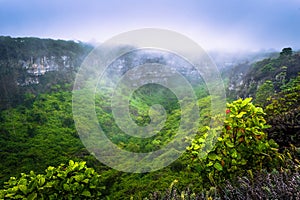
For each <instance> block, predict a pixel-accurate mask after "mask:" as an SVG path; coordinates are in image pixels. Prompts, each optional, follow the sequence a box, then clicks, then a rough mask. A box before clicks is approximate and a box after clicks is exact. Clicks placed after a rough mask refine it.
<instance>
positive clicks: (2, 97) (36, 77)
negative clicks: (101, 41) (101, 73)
mask: <svg viewBox="0 0 300 200" xmlns="http://www.w3.org/2000/svg"><path fill="white" fill-rule="evenodd" d="M91 49H92V47H91V46H89V45H87V44H84V43H80V42H74V41H63V40H51V39H38V38H11V37H0V103H1V105H0V109H1V108H5V107H7V106H12V105H14V104H16V103H18V102H20V101H22V99H23V98H24V94H26V93H32V94H38V93H39V92H41V91H47V90H49V89H50V88H51V86H53V85H55V84H65V83H72V82H73V80H74V76H75V73H76V70H77V69H78V68H79V66H80V64H81V62H82V61H83V59H84V58H85V56H86V55H87V54H88V53H89V52H90V51H91Z"/></svg>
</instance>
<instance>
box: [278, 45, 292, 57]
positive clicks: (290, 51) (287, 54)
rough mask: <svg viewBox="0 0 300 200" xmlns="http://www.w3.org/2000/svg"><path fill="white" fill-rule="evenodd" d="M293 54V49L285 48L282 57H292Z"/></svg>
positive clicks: (281, 53)
mask: <svg viewBox="0 0 300 200" xmlns="http://www.w3.org/2000/svg"><path fill="white" fill-rule="evenodd" d="M292 54H293V50H292V48H291V47H287V48H283V49H282V51H281V52H280V56H291V55H292Z"/></svg>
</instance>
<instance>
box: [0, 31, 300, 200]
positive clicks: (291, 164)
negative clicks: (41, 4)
mask: <svg viewBox="0 0 300 200" xmlns="http://www.w3.org/2000/svg"><path fill="white" fill-rule="evenodd" d="M90 51H91V46H89V45H86V44H84V43H80V42H79V43H77V42H73V41H60V40H58V41H56V40H50V39H46V40H43V39H37V38H10V37H0V52H1V53H0V90H1V92H0V100H1V107H0V108H1V112H0V163H1V164H0V199H10V198H11V199H214V198H216V199H259V198H262V199H296V198H298V197H299V196H300V192H299V191H300V175H299V170H300V162H299V159H300V158H299V157H300V150H299V148H300V138H299V134H300V133H299V130H300V128H299V126H300V115H299V113H300V112H299V111H300V110H299V109H300V107H299V102H300V88H299V86H300V74H299V72H300V54H299V53H296V52H293V51H292V50H291V49H289V48H285V49H283V51H282V52H281V53H280V54H279V56H278V57H276V58H270V59H265V60H262V61H259V62H255V63H254V64H249V66H248V69H247V70H245V71H244V74H243V78H241V79H242V80H243V82H242V83H238V84H237V83H233V81H234V80H233V79H234V78H233V77H231V76H228V77H226V78H227V79H228V80H230V81H229V84H231V85H234V87H233V88H234V90H233V89H232V90H229V91H228V92H229V96H230V98H228V100H227V102H228V103H227V105H226V109H224V113H223V115H222V116H225V117H223V118H222V116H212V114H211V107H210V104H211V100H212V99H213V98H216V97H214V96H210V95H209V92H208V90H207V88H206V86H205V84H204V83H203V82H202V81H198V82H197V84H196V83H195V84H194V86H193V87H194V88H193V89H194V90H195V93H196V95H197V104H198V107H199V110H200V118H199V123H200V126H199V127H198V128H197V130H196V133H197V135H196V137H195V138H185V139H186V142H189V144H190V145H189V146H188V147H187V149H186V151H185V152H184V153H183V154H182V155H181V157H180V158H179V159H177V160H176V161H174V162H173V163H172V164H171V165H169V166H167V167H165V168H163V169H160V170H158V171H154V172H146V173H125V172H120V171H117V170H115V169H111V168H109V167H107V166H105V165H103V164H102V163H100V162H99V161H98V160H97V159H96V158H95V157H94V156H93V153H90V152H88V151H87V150H86V148H85V146H84V145H83V144H82V142H81V140H80V138H79V135H78V133H77V131H76V128H75V124H74V119H73V114H72V84H73V82H74V77H75V73H76V72H77V69H78V67H79V66H80V64H81V62H82V61H83V59H84V58H85V56H86V55H87V54H88V53H89V52H90ZM143 56H145V55H143ZM162 57H163V56H161V55H159V54H152V57H150V58H148V61H149V60H150V61H151V62H156V61H157V60H159V59H162ZM164 59H165V58H164ZM144 61H145V62H146V61H147V59H146V58H145V59H144V60H143V62H144ZM128 62H129V61H128ZM130 62H131V61H130ZM164 62H165V61H164ZM178 65H179V64H178ZM233 70H235V69H234V68H233ZM120 71H121V70H120ZM188 74H189V73H188V72H186V73H184V75H188ZM232 74H233V72H232ZM231 79H232V80H231ZM178 87H180V86H178ZM227 87H230V85H228V86H227ZM77 92H79V93H80V94H82V95H83V96H84V95H85V92H86V90H85V88H84V87H83V88H80V90H78V91H77ZM237 96H239V97H243V98H236V97H237ZM249 96H251V97H253V98H247V97H249ZM95 97H96V98H95V113H96V116H97V120H98V121H99V123H100V124H101V125H102V127H103V129H104V130H105V132H106V134H107V136H108V138H109V139H110V140H111V141H112V142H113V143H115V144H116V145H117V146H118V147H119V148H122V149H125V150H127V151H131V152H142V153H144V152H150V151H154V150H157V149H160V148H162V147H164V145H166V144H168V142H170V140H172V139H173V138H174V137H175V134H176V133H177V132H178V127H179V125H180V120H181V113H182V111H181V109H180V102H179V101H178V99H177V98H176V96H175V95H174V94H172V91H170V90H169V89H167V88H165V87H161V86H160V85H158V84H147V85H145V86H143V87H140V88H139V89H138V90H136V91H135V92H134V93H133V94H132V96H131V97H130V99H129V100H128V102H129V104H130V105H129V110H130V114H131V118H132V119H133V120H134V121H135V122H136V123H137V124H139V125H144V124H147V123H149V122H150V121H151V119H150V116H149V109H150V107H151V106H153V105H156V104H160V105H162V106H163V107H164V108H165V112H166V121H165V125H164V126H163V128H162V129H161V131H160V132H159V133H158V134H157V135H156V136H153V137H150V138H147V139H141V138H136V137H130V136H128V135H126V134H125V133H123V132H122V131H121V130H120V128H119V127H118V126H117V124H116V122H115V121H114V116H113V113H112V109H111V108H110V101H109V95H107V93H105V92H101V91H100V92H99V91H98V93H96V95H95ZM187 108H188V109H192V108H193V105H188V106H187ZM154 114H156V115H160V113H154ZM211 118H212V119H213V120H212V122H213V123H215V124H216V126H214V128H210V127H209V124H210V123H211V120H210V119H211ZM191 123H193V122H191ZM84 126H86V128H87V129H88V128H89V127H88V126H89V123H88V122H87V123H84V124H83V127H84ZM216 133H220V135H218V134H216ZM183 134H184V133H183ZM108 153H109V152H108ZM162 160H163V159H162ZM123 162H124V164H126V162H127V161H126V160H124V161H123Z"/></svg>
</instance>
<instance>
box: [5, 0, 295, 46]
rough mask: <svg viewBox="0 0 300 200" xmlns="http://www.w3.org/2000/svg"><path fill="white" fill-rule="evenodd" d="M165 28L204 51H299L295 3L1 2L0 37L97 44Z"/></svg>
mask: <svg viewBox="0 0 300 200" xmlns="http://www.w3.org/2000/svg"><path fill="white" fill-rule="evenodd" d="M146 27H147V28H149V27H153V28H165V29H170V30H174V31H177V32H179V33H182V34H184V35H186V36H188V37H190V38H191V39H193V40H195V41H196V42H198V43H199V44H200V45H201V46H202V47H203V48H204V49H207V50H212V49H229V50H246V49H250V50H260V49H270V48H275V49H277V50H280V49H282V48H283V47H287V46H291V47H292V48H293V49H300V0H243V1H241V0H0V35H10V36H14V37H29V36H33V37H42V38H55V39H76V40H81V41H98V42H102V41H105V40H106V39H109V38H110V37H112V36H114V35H117V34H119V33H121V32H124V31H129V30H133V29H139V28H146Z"/></svg>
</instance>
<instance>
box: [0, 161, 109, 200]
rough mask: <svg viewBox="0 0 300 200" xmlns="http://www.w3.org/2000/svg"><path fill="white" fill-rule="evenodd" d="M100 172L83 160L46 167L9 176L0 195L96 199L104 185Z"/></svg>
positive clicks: (8, 196)
mask: <svg viewBox="0 0 300 200" xmlns="http://www.w3.org/2000/svg"><path fill="white" fill-rule="evenodd" d="M100 180H101V179H100V175H99V174H98V173H97V172H95V170H94V169H92V168H87V167H86V165H85V162H74V161H72V160H71V161H70V162H69V165H64V164H61V165H60V166H59V167H57V168H55V167H51V166H50V167H48V168H47V169H46V174H35V173H34V172H33V171H31V172H30V173H29V174H25V173H22V174H21V177H20V178H15V177H11V178H10V179H9V181H8V182H6V183H5V185H4V189H2V190H0V199H4V198H5V199H6V198H10V199H28V200H32V199H98V198H100V197H101V192H102V191H103V190H104V189H105V187H104V186H103V185H102V183H101V182H100Z"/></svg>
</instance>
